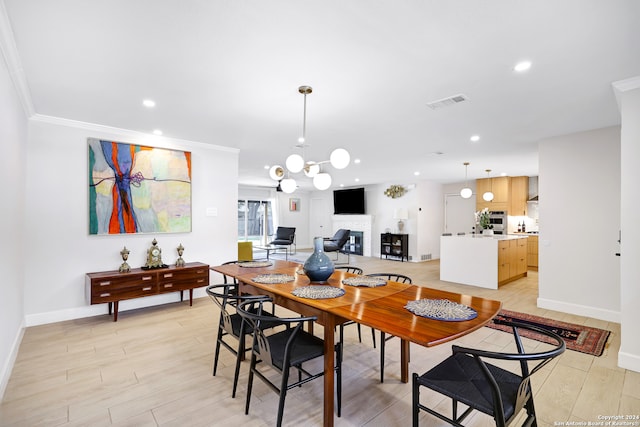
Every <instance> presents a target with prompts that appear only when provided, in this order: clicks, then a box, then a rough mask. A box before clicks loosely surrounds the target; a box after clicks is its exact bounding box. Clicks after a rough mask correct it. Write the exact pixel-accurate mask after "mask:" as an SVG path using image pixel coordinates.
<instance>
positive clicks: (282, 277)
mask: <svg viewBox="0 0 640 427" xmlns="http://www.w3.org/2000/svg"><path fill="white" fill-rule="evenodd" d="M251 280H253V281H254V282H256V283H266V284H271V285H272V284H275V283H287V282H293V281H294V280H296V278H295V277H293V276H290V275H288V274H277V273H274V274H259V275H257V276H256V277H254V278H253V279H251Z"/></svg>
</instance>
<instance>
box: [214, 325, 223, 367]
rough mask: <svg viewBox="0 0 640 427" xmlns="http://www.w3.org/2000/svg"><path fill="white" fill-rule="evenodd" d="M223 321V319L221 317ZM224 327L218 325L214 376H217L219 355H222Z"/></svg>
mask: <svg viewBox="0 0 640 427" xmlns="http://www.w3.org/2000/svg"><path fill="white" fill-rule="evenodd" d="M220 321H221V322H222V319H220ZM222 336H223V334H222V328H220V327H218V338H217V339H216V351H215V353H214V354H215V355H214V356H213V376H214V377H215V376H216V372H217V371H218V357H219V356H220V341H222Z"/></svg>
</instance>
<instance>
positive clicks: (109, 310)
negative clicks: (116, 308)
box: [109, 303, 112, 316]
mask: <svg viewBox="0 0 640 427" xmlns="http://www.w3.org/2000/svg"><path fill="white" fill-rule="evenodd" d="M111 304H112V303H109V316H111Z"/></svg>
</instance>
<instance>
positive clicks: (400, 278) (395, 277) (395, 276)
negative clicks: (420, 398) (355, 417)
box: [367, 273, 412, 383]
mask: <svg viewBox="0 0 640 427" xmlns="http://www.w3.org/2000/svg"><path fill="white" fill-rule="evenodd" d="M367 276H372V277H384V278H385V279H387V280H391V281H394V282H399V283H408V284H411V283H412V280H411V277H409V276H406V275H404V274H399V273H371V274H367ZM371 333H372V335H373V347H374V348H375V346H376V338H375V333H374V331H373V329H372V330H371ZM391 338H393V335H389V336H387V335H386V334H385V333H384V332H383V331H380V382H381V383H383V382H384V348H385V344H386V342H387V341H389V340H390V339H391Z"/></svg>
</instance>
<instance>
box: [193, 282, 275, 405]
mask: <svg viewBox="0 0 640 427" xmlns="http://www.w3.org/2000/svg"><path fill="white" fill-rule="evenodd" d="M206 291H207V295H209V297H210V298H211V300H213V302H214V303H215V304H216V305H217V306H218V308H219V309H220V321H219V323H218V334H217V337H216V349H215V352H214V358H213V376H216V373H217V371H218V359H219V356H220V347H224V348H226V349H227V350H229V351H230V352H231V353H232V354H234V355H235V356H236V366H235V371H234V375H233V389H232V392H231V397H236V389H237V386H238V376H239V374H240V362H241V361H242V360H243V359H244V355H245V352H247V351H249V350H250V348H245V338H246V337H247V336H250V335H251V334H252V333H253V328H252V327H251V326H250V325H248V324H247V323H246V322H244V321H243V320H242V317H241V316H240V315H239V314H238V313H237V312H233V307H236V306H237V305H238V304H240V303H241V302H243V301H250V300H254V299H259V298H263V296H255V295H242V296H240V295H238V294H237V288H236V285H235V284H233V283H223V284H219V285H211V286H208V287H207V289H206ZM263 317H265V318H267V317H269V318H271V319H273V317H274V315H273V307H272V311H271V312H264V314H263ZM273 326H274V324H273V323H272V322H268V321H265V322H263V323H262V324H261V327H262V328H272V327H273ZM225 337H232V338H233V339H234V340H235V341H237V344H236V346H235V347H234V346H232V345H231V343H229V342H227V340H226V338H225Z"/></svg>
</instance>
